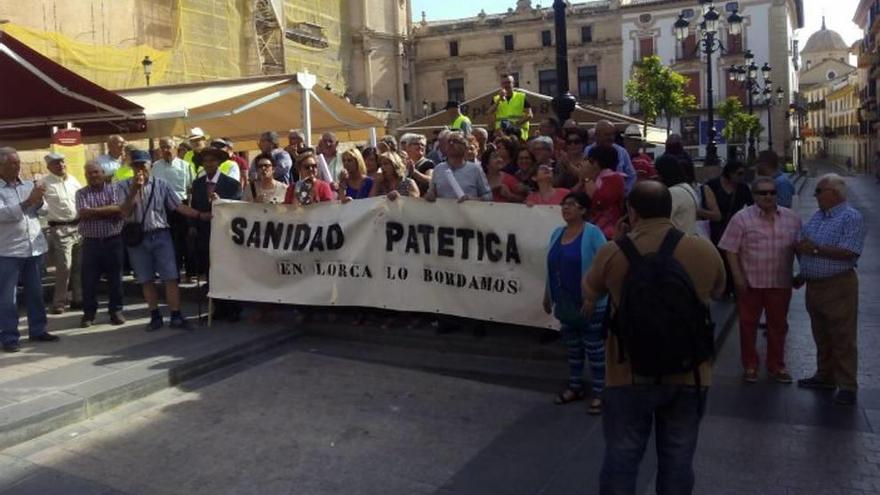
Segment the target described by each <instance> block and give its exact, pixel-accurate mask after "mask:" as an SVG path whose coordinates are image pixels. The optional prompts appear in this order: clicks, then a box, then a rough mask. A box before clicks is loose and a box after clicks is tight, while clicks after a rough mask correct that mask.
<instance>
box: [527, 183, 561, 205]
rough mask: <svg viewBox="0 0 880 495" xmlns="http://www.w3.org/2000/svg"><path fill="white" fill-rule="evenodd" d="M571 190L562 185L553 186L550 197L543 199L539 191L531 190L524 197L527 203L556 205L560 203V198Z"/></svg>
mask: <svg viewBox="0 0 880 495" xmlns="http://www.w3.org/2000/svg"><path fill="white" fill-rule="evenodd" d="M570 192H571V191H570V190H568V189H566V188H564V187H555V188H553V194H552V195H551V196H550V199H546V200H545V199H544V198H542V197H541V193H540V192H537V191H535V192H533V193H530V194H529V195H528V197H526V204H527V205H558V204H561V203H562V198H564V197H565V196H566V195H567V194H568V193H570Z"/></svg>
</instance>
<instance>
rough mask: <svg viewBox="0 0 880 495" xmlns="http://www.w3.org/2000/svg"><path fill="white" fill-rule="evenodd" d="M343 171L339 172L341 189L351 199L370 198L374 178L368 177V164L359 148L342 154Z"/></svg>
mask: <svg viewBox="0 0 880 495" xmlns="http://www.w3.org/2000/svg"><path fill="white" fill-rule="evenodd" d="M341 158H342V170H341V171H340V172H339V189H340V190H341V191H344V196H343V197H346V198H351V199H364V198H368V197H370V191H372V190H373V178H372V177H370V176H369V175H367V164H366V163H365V162H364V157H363V156H362V155H361V152H360V151H358V149H357V148H351V149H349V150H346V151H344V152H342V157H341Z"/></svg>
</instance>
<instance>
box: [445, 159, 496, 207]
mask: <svg viewBox="0 0 880 495" xmlns="http://www.w3.org/2000/svg"><path fill="white" fill-rule="evenodd" d="M449 171H451V172H452V176H453V177H455V181H456V182H458V185H459V187H461V190H462V191H463V192H464V193H465V194H466V195H467V196H468V197H470V198H473V199H482V200H483V201H491V200H492V189H491V188H490V187H489V181H488V180H487V179H486V174H485V173H483V169H482V168H480V166H479V165H477V164H476V163H474V162H464V164H463V165H462V166H461V167H458V168H455V167H451V166H450V165H449V164H448V163H447V162H443V163H441V164H439V165H437V166H436V167H435V168H434V174H433V175H431V188H433V189H434V191H435V192H436V194H437V197H438V198H447V199H458V198H457V197H456V195H455V189H454V188H453V186H452V183H451V182H450V181H449V178H448V177H447V173H448V172H449Z"/></svg>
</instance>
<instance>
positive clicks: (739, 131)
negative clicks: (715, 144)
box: [718, 96, 764, 143]
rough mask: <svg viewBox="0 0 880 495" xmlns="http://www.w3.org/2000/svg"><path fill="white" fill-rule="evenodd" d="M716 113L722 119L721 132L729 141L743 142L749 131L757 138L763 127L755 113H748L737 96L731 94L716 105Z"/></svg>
mask: <svg viewBox="0 0 880 495" xmlns="http://www.w3.org/2000/svg"><path fill="white" fill-rule="evenodd" d="M718 115H720V116H721V117H722V118H723V119H724V120H725V124H724V130H723V131H722V132H721V134H722V135H723V136H724V139H726V140H727V142H729V143H744V142H745V141H746V138H748V136H749V133H751V134H752V135H753V136H755V137H756V138H757V136H758V135H759V134H761V131H763V130H764V127H763V126H762V125H761V119H760V117H758V116H757V115H749V114H748V112H746V111H745V110H744V109H743V105H742V102H741V101H739V98H736V97H734V96H731V97H730V98H728V99H727V100H725V101H724V103H722V104H721V106H719V107H718Z"/></svg>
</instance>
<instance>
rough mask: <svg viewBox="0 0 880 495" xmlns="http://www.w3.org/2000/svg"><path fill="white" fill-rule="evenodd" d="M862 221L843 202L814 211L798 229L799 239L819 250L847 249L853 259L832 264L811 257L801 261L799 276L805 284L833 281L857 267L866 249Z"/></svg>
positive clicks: (865, 231)
mask: <svg viewBox="0 0 880 495" xmlns="http://www.w3.org/2000/svg"><path fill="white" fill-rule="evenodd" d="M866 234H867V230H866V228H865V221H864V219H863V218H862V214H861V213H859V211H858V210H856V209H855V208H853V207H851V206H850V205H849V203H846V202H843V203H841V204H839V205H837V206H835V207H834V208H831V209H830V210H828V211H822V210H819V211H817V212H816V213H815V214H814V215H813V217H812V218H810V220H809V221H807V223H806V224H804V226H803V228H802V229H801V238H802V239H810V240H811V241H813V242H814V243H815V244H817V245H819V246H829V247H836V248H840V249H846V250H847V251H849V252H851V253H854V254H855V255H856V257H854V258H850V259H846V260H832V259H830V258H823V257H820V256H813V255H811V254H803V255H801V257H800V266H801V274H803V276H804V277H805V278H806V279H807V280H816V279H820V278H827V277H833V276H835V275H839V274H841V273H844V272H846V271H849V270H852V269H854V268H855V267H856V262H857V261H858V258H859V256H861V255H862V248H863V247H864V245H865V235H866Z"/></svg>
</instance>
